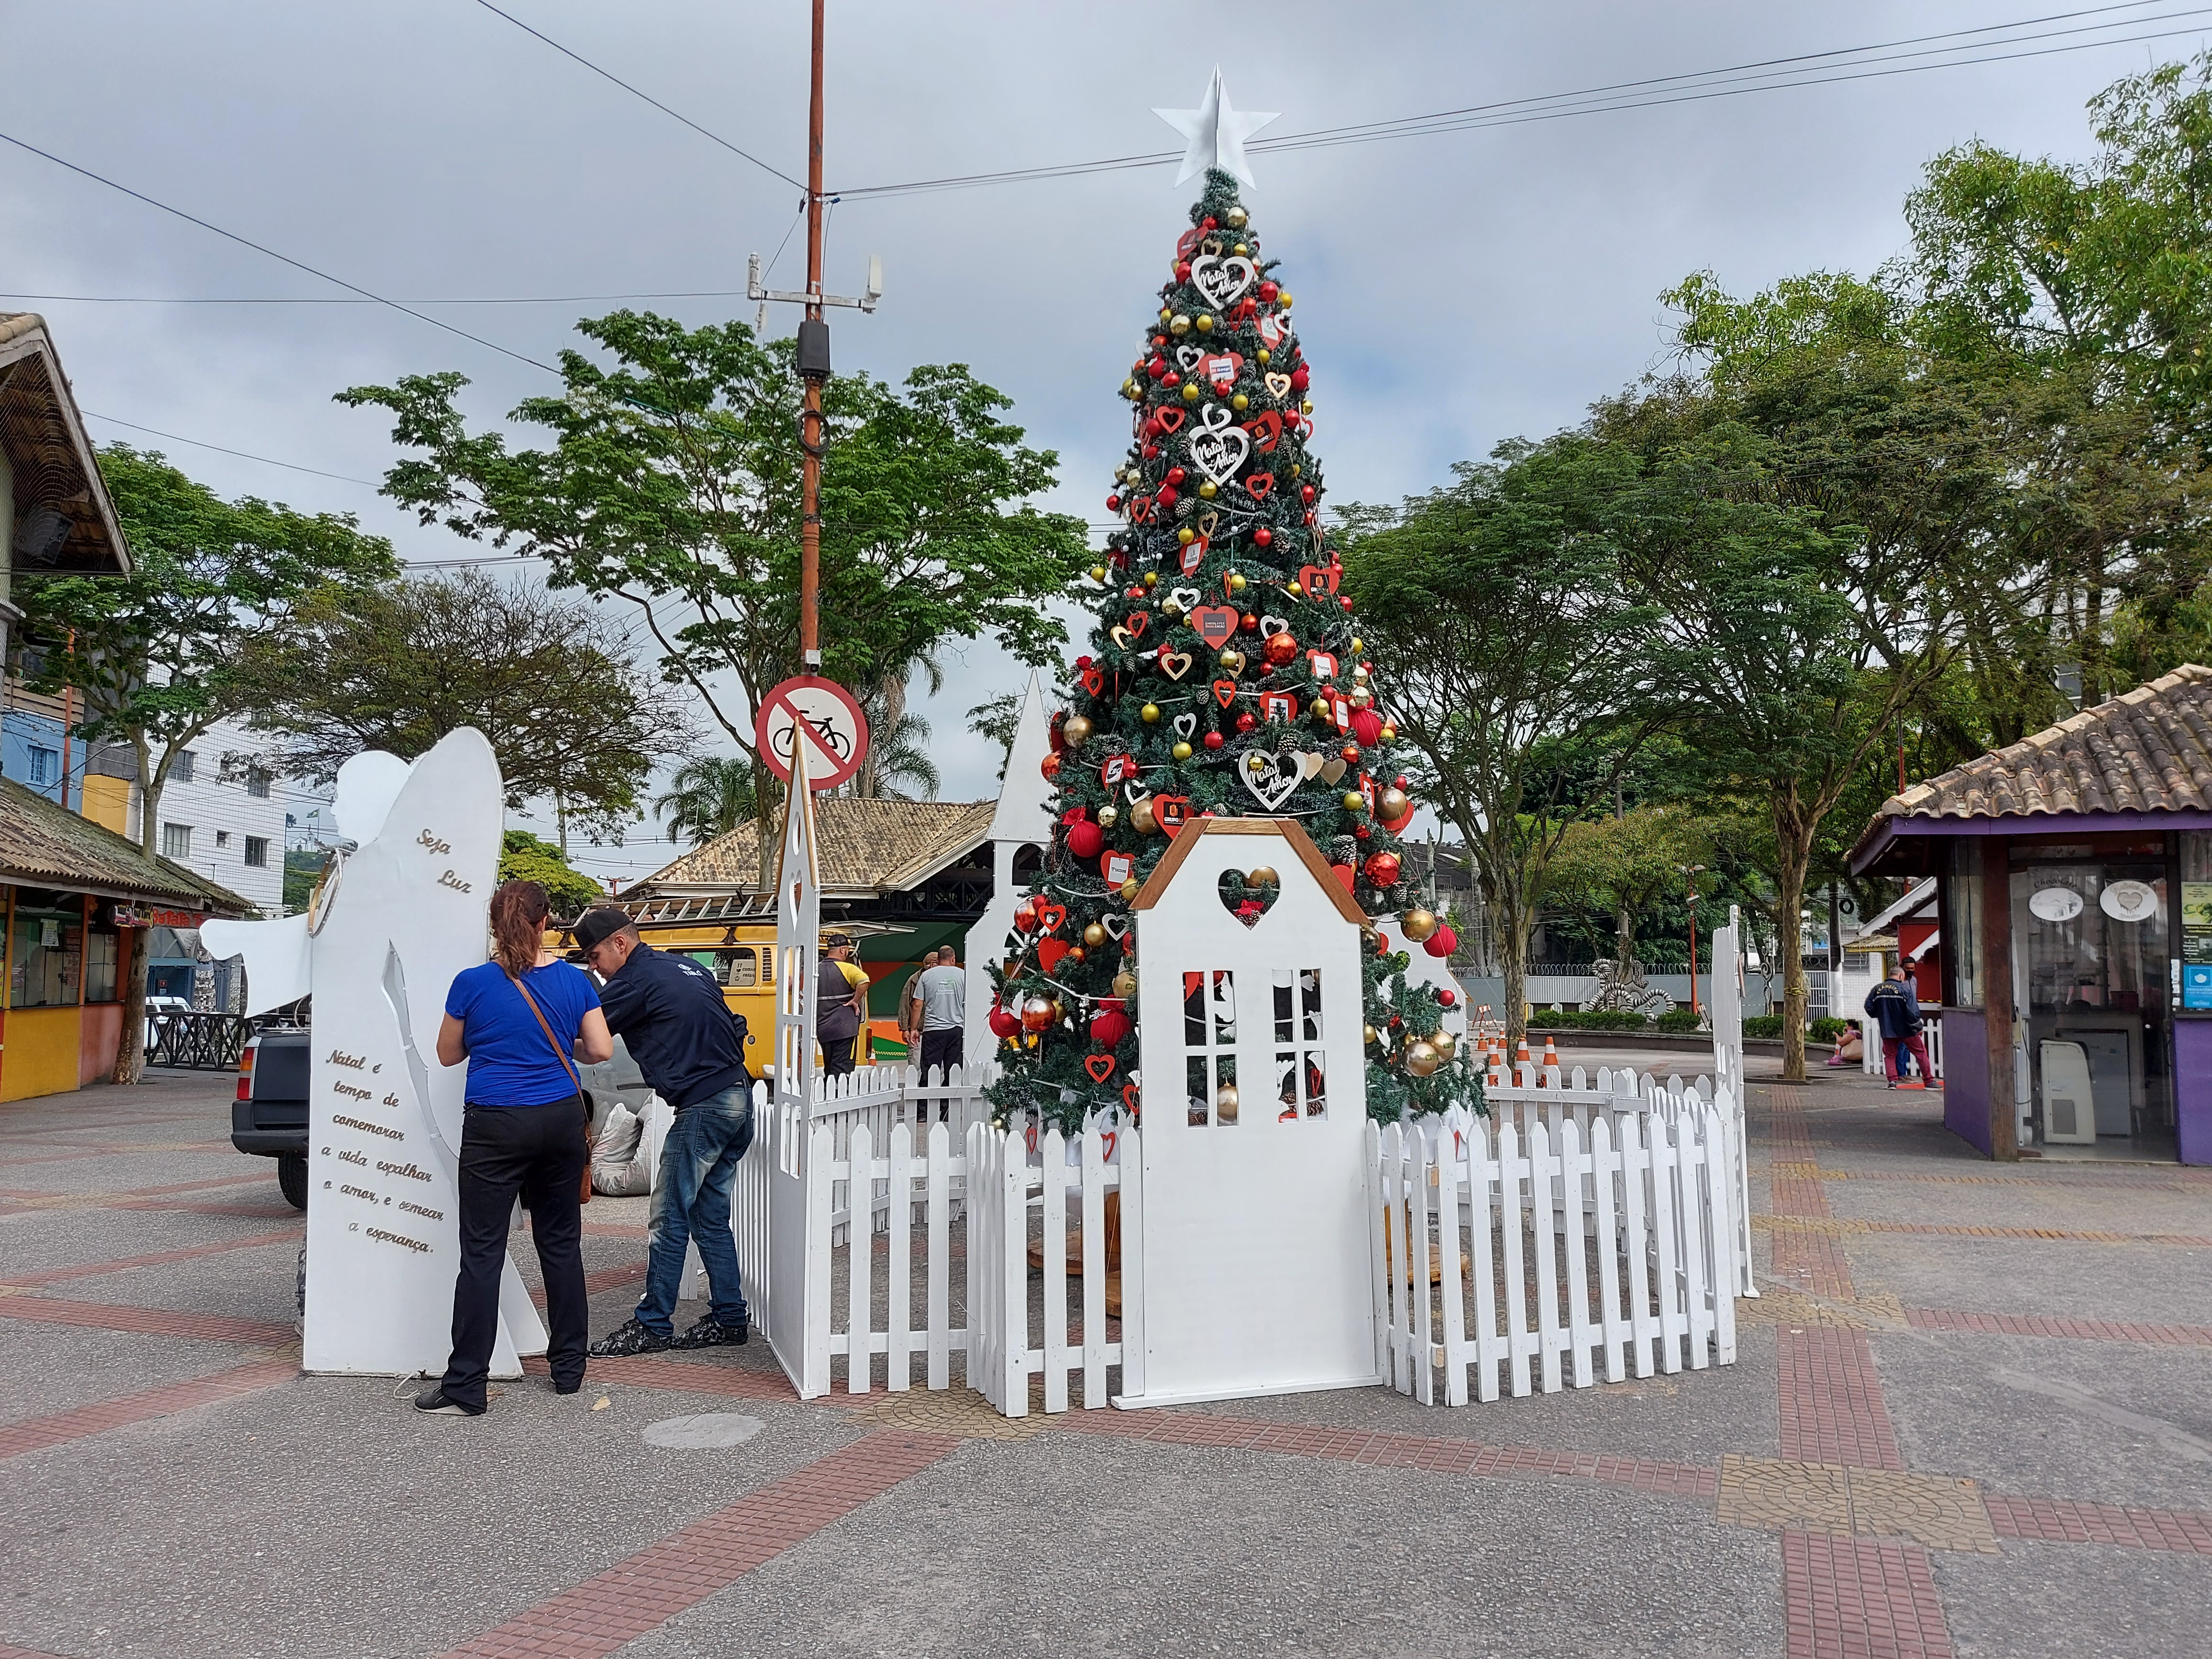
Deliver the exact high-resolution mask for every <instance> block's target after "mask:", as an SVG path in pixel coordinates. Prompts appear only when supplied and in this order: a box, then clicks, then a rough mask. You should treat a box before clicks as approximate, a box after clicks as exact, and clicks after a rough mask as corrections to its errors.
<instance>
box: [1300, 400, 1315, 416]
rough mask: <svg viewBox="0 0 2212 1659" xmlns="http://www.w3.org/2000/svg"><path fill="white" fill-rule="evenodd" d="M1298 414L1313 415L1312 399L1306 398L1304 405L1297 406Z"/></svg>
mask: <svg viewBox="0 0 2212 1659" xmlns="http://www.w3.org/2000/svg"><path fill="white" fill-rule="evenodd" d="M1298 413H1299V414H1301V415H1310V414H1312V413H1313V399H1312V398H1307V399H1306V400H1305V402H1304V403H1302V404H1299V405H1298Z"/></svg>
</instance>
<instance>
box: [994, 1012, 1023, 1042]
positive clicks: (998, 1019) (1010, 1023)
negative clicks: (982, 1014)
mask: <svg viewBox="0 0 2212 1659" xmlns="http://www.w3.org/2000/svg"><path fill="white" fill-rule="evenodd" d="M1021 1029H1022V1017H1021V1016H1020V1015H1019V1014H1018V1013H1016V1012H1014V1011H1013V1010H1012V1009H1011V1008H994V1009H992V1010H991V1035H992V1036H1002V1037H1010V1036H1013V1035H1014V1034H1015V1033H1016V1032H1018V1031H1019V1030H1021Z"/></svg>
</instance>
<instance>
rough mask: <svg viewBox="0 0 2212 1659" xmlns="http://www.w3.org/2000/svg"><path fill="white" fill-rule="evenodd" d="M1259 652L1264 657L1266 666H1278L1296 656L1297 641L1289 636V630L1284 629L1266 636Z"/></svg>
mask: <svg viewBox="0 0 2212 1659" xmlns="http://www.w3.org/2000/svg"><path fill="white" fill-rule="evenodd" d="M1260 654H1261V657H1262V658H1264V659H1266V661H1267V666H1269V667H1270V668H1280V667H1282V666H1283V665H1285V664H1286V663H1289V662H1291V660H1293V659H1295V658H1296V657H1297V654H1298V642H1297V640H1295V639H1293V638H1292V637H1291V632H1290V630H1289V629H1284V630H1283V631H1282V632H1281V633H1279V634H1271V635H1268V636H1267V644H1266V645H1264V646H1262V647H1261V648H1260Z"/></svg>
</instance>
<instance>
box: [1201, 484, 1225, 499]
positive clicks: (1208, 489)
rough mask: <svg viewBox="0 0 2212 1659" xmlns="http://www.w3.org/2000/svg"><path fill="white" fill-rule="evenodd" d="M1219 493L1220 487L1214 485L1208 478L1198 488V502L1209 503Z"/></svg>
mask: <svg viewBox="0 0 2212 1659" xmlns="http://www.w3.org/2000/svg"><path fill="white" fill-rule="evenodd" d="M1220 493H1221V486H1220V485H1219V484H1218V483H1214V482H1213V480H1212V479H1211V478H1208V479H1207V480H1206V482H1205V483H1202V484H1200V485H1199V487H1198V495H1199V499H1200V501H1212V499H1213V498H1214V497H1215V496H1216V495H1219V494H1220Z"/></svg>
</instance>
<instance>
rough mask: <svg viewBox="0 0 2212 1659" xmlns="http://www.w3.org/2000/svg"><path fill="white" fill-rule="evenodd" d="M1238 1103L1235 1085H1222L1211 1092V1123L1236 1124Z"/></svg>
mask: <svg viewBox="0 0 2212 1659" xmlns="http://www.w3.org/2000/svg"><path fill="white" fill-rule="evenodd" d="M1239 1101H1240V1097H1239V1096H1238V1095H1237V1085H1235V1084H1233V1083H1225V1084H1223V1085H1221V1086H1220V1087H1219V1088H1218V1089H1216V1090H1215V1091H1213V1121H1215V1122H1217V1123H1234V1122H1236V1121H1237V1105H1238V1104H1239Z"/></svg>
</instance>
